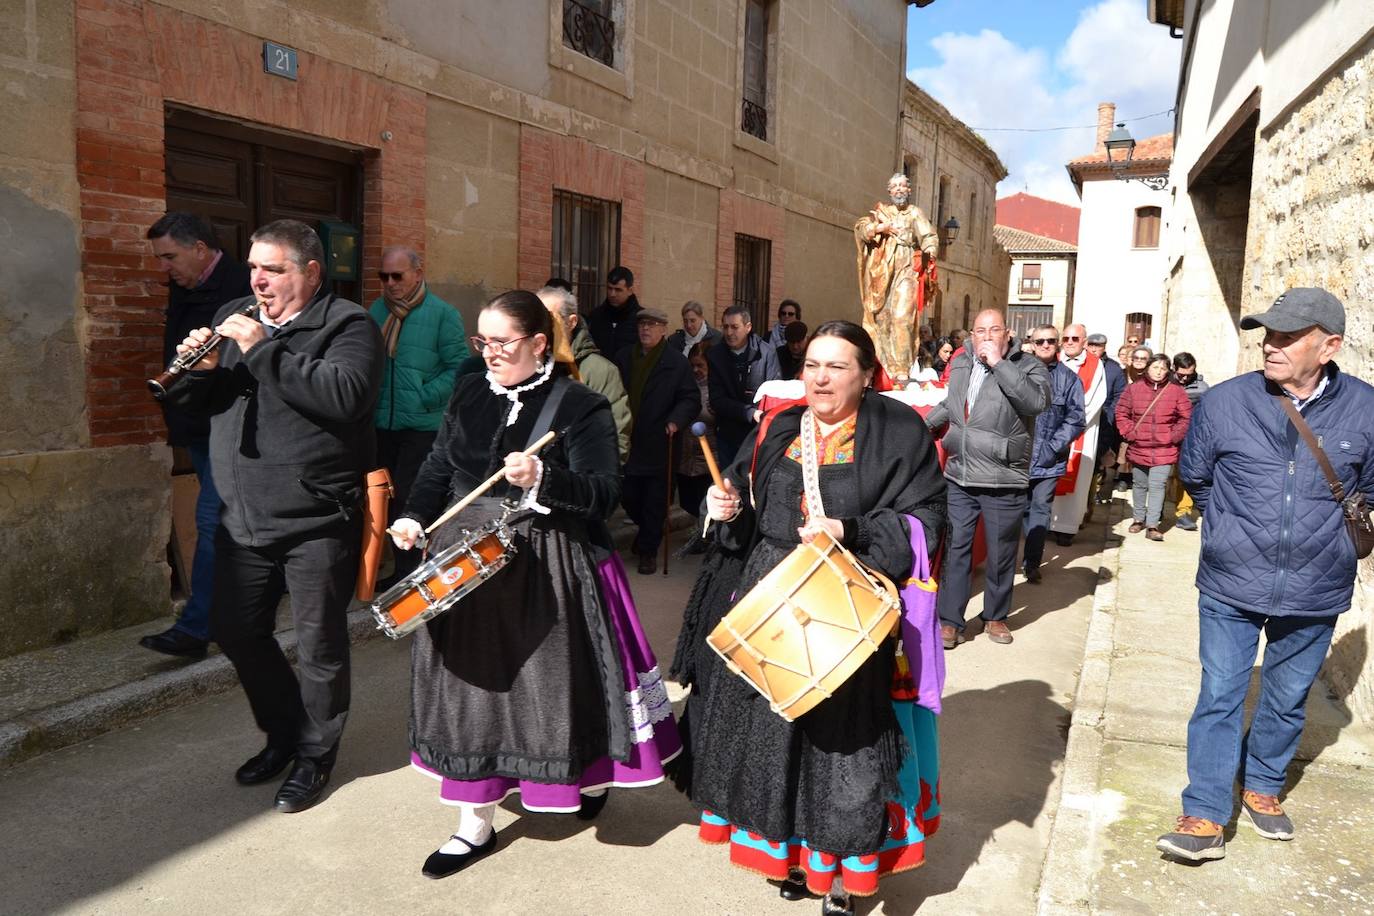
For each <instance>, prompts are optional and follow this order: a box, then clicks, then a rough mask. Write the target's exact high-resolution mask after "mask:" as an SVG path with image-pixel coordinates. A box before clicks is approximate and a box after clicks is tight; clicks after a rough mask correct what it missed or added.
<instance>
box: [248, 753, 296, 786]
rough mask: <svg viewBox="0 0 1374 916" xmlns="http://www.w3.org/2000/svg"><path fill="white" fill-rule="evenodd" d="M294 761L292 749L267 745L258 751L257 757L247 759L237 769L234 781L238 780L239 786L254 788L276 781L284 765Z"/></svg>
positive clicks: (294, 754)
mask: <svg viewBox="0 0 1374 916" xmlns="http://www.w3.org/2000/svg"><path fill="white" fill-rule="evenodd" d="M295 759H296V749H295V748H294V747H285V748H283V747H273V746H272V745H270V744H269V745H267V747H265V748H263V749H262V750H261V751H259V752H258V754H257V756H255V757H251V758H249V760H248V762H247V763H245V764H244V765H243V766H241V767H239V768H238V770H236V771H235V772H234V779H236V780H238V784H239V785H241V786H256V785H258V784H259V783H263V782H269V781H271V780H273V779H276V778H277V776H278V775H280V773H281V771H282V770H284V769H286V765H287V764H288V763H290V762H291V761H293V760H295Z"/></svg>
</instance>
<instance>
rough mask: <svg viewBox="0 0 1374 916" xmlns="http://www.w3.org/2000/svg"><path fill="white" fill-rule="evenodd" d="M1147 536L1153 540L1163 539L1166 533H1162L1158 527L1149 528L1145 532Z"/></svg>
mask: <svg viewBox="0 0 1374 916" xmlns="http://www.w3.org/2000/svg"><path fill="white" fill-rule="evenodd" d="M1145 537H1147V538H1149V539H1150V540H1152V541H1162V540H1164V535H1162V534H1160V532H1159V529H1158V528H1151V529H1149V530H1148V531H1146V532H1145Z"/></svg>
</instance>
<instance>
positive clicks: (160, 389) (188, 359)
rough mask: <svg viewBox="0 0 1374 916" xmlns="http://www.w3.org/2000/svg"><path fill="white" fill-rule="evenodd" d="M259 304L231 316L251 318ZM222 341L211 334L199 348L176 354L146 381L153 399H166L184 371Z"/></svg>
mask: <svg viewBox="0 0 1374 916" xmlns="http://www.w3.org/2000/svg"><path fill="white" fill-rule="evenodd" d="M259 304H260V303H258V302H257V301H253V302H250V303H248V304H247V305H245V306H243V307H242V308H240V309H237V310H235V311H234V312H233V313H232V314H235V315H249V316H251V315H253V314H254V313H255V312H257V310H258V306H259ZM223 339H224V336H223V335H222V334H218V333H216V334H211V335H210V338H209V339H208V340H206V341H205V343H203V344H201V345H200V346H199V347H196V348H195V349H194V350H190V351H188V352H186V353H180V354H178V355H177V356H176V358H175V359H173V360H172V361H171V362H170V363H168V364H167V368H166V369H165V370H164V371H163V373H162V374H161V375H159V376H158V377H157V378H150V379H148V390H149V391H151V392H152V393H153V397H155V398H157V399H158V400H159V401H161V400H162V399H163V398H165V397H167V389H169V388H171V387H172V386H173V385H174V384H176V382H177V380H178V379H180V378H181V377H182V375H183V374H184V373H185V372H186V370H188V369H191V368H193V367H194V366H195V365H196V363H198V362H200V361H201V360H202V359H204V358H205V357H207V356H209V355H210V353H211V352H213V351H214V349H215V347H218V346H219V344H220V341H221V340H223Z"/></svg>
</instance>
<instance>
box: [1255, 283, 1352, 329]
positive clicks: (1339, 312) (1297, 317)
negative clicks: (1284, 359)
mask: <svg viewBox="0 0 1374 916" xmlns="http://www.w3.org/2000/svg"><path fill="white" fill-rule="evenodd" d="M1313 325H1316V326H1317V327H1319V328H1321V329H1322V330H1323V331H1325V332H1326V333H1328V334H1340V335H1342V336H1344V334H1345V306H1344V305H1342V304H1341V300H1339V299H1337V298H1336V297H1335V296H1333V295H1331V294H1330V293H1328V292H1327V291H1326V290H1324V289H1318V288H1317V287H1315V286H1298V287H1294V288H1293V289H1290V290H1289V291H1288V292H1286V293H1284V294H1283V295H1282V296H1279V297H1278V298H1277V299H1275V300H1274V304H1273V305H1271V306H1269V311H1267V312H1260V313H1259V314H1258V315H1246V316H1245V317H1244V318H1242V319H1241V320H1240V326H1241V327H1242V328H1244V329H1245V330H1247V331H1253V330H1254V329H1255V328H1268V329H1269V330H1271V331H1279V332H1282V333H1288V332H1292V331H1301V330H1302V329H1303V328H1310V327H1312V326H1313Z"/></svg>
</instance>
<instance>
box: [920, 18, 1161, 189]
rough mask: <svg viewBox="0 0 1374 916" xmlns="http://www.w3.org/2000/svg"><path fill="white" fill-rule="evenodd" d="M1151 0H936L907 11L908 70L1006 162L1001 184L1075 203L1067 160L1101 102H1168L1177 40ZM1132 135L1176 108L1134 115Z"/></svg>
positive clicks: (1128, 110) (1135, 106) (1120, 114)
mask: <svg viewBox="0 0 1374 916" xmlns="http://www.w3.org/2000/svg"><path fill="white" fill-rule="evenodd" d="M1145 6H1146V3H1145V0H936V2H935V3H933V4H931V5H930V6H928V7H926V8H924V9H917V8H916V7H914V6H913V7H910V8H909V10H908V13H907V68H908V69H907V75H908V76H909V77H910V78H911V79H912V80H913V81H914V82H915V83H916V84H917V85H919V86H920V87H921V88H922V89H924V90H925V91H927V92H929V93H930V94H931V95H933V96H935V98H937V99H939V100H940V102H941V103H943V104H944V105H945V106H946V107H947V108H949V110H950V111H951V112H953V114H954V115H955V117H958V118H960V119H961V120H963V121H964V123H966V124H968V125H969V126H970V127H974V128H1027V127H1029V128H1045V127H1064V126H1077V127H1078V129H1074V130H1063V131H1050V132H1041V133H1024V132H1014V131H1001V130H991V129H987V130H984V131H981V132H982V135H983V138H984V139H985V140H987V141H988V143H989V144H990V145H991V146H992V148H993V149H995V150H996V151H997V154H998V156H999V157H1000V158H1001V159H1002V163H1003V164H1004V165H1005V166H1006V167H1007V170H1008V173H1009V174H1008V176H1007V178H1006V179H1005V180H1004V181H1003V182H1002V183H1001V184H1000V185H998V188H997V193H998V196H999V197H1000V196H1006V195H1007V194H1013V193H1015V192H1017V191H1021V190H1026V191H1029V192H1030V193H1031V194H1037V195H1039V196H1041V197H1048V198H1051V199H1054V200H1062V201H1065V202H1066V203H1075V204H1076V203H1078V198H1077V195H1076V194H1075V193H1074V190H1073V185H1072V184H1071V183H1070V181H1069V179H1068V175H1067V173H1066V172H1065V171H1064V163H1065V162H1067V161H1068V160H1069V159H1071V158H1073V157H1074V156H1079V155H1084V154H1086V153H1090V152H1092V148H1093V141H1094V130H1093V128H1092V127H1090V126H1088V125H1092V124H1095V123H1096V121H1097V103H1098V102H1115V103H1116V105H1117V120H1125V119H1135V118H1139V117H1142V116H1145V115H1153V114H1155V113H1156V112H1160V111H1164V110H1166V109H1169V108H1172V107H1173V104H1174V91H1175V88H1176V86H1177V80H1178V61H1179V53H1180V45H1181V44H1182V42H1180V41H1178V40H1176V39H1172V38H1170V37H1169V30H1168V29H1167V28H1165V27H1163V26H1157V25H1151V24H1150V23H1149V22H1148V21H1147V20H1146V18H1145ZM1127 127H1128V129H1129V130H1130V131H1131V133H1132V134H1133V135H1134V136H1135V137H1136V139H1140V138H1142V137H1147V136H1153V135H1155V134H1161V133H1168V132H1169V131H1170V130H1171V129H1172V127H1173V121H1172V118H1171V117H1169V116H1168V115H1159V116H1156V117H1151V118H1148V119H1147V120H1131V121H1130V122H1129V123H1128V124H1127Z"/></svg>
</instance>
